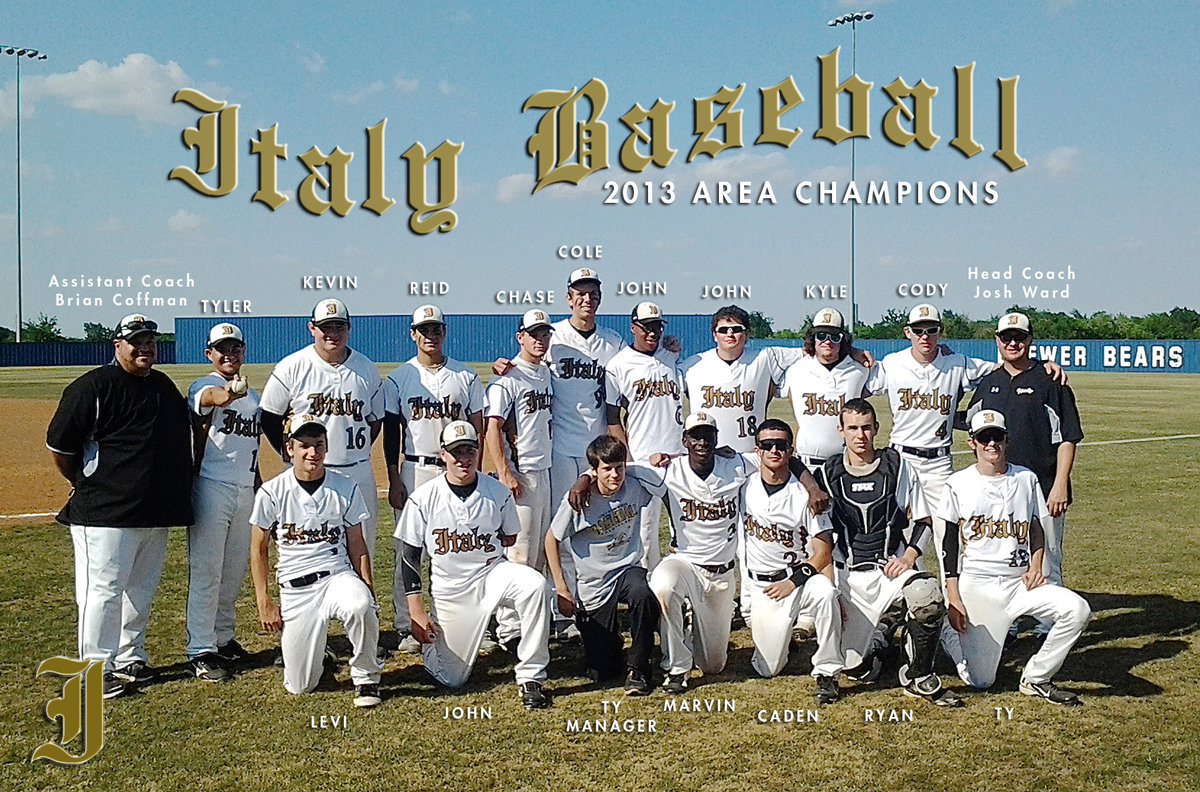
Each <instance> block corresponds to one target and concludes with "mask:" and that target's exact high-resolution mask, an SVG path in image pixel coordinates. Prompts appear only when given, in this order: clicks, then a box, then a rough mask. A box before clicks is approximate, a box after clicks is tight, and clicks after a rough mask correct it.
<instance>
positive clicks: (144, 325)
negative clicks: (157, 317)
mask: <svg viewBox="0 0 1200 792" xmlns="http://www.w3.org/2000/svg"><path fill="white" fill-rule="evenodd" d="M147 330H149V331H150V332H151V333H157V332H158V322H153V321H151V320H149V319H147V320H146V321H144V322H130V323H129V324H124V325H121V327H120V333H119V335H118V337H119V338H129V336H131V335H133V334H134V333H142V332H145V331H147Z"/></svg>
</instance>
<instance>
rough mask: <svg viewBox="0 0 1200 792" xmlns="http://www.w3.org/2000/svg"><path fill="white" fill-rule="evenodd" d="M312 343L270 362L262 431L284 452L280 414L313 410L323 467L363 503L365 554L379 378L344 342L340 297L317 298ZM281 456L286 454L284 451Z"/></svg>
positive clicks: (379, 417)
mask: <svg viewBox="0 0 1200 792" xmlns="http://www.w3.org/2000/svg"><path fill="white" fill-rule="evenodd" d="M308 331H309V333H311V334H312V338H313V344H312V346H310V347H305V348H304V349H301V350H300V351H298V352H293V353H292V354H290V355H288V356H287V357H285V358H284V359H283V360H281V361H279V363H278V364H276V366H275V370H274V371H272V372H271V377H270V378H269V379H268V380H267V384H266V386H265V387H264V388H263V393H262V424H263V434H264V435H266V437H267V440H268V441H270V443H271V445H272V446H273V447H274V448H275V449H276V450H277V451H279V452H280V454H284V445H283V440H284V432H283V422H284V418H285V417H288V416H296V415H305V414H308V415H313V416H316V417H317V418H318V419H320V420H321V421H322V422H323V423H324V424H325V428H326V429H327V430H328V435H329V436H328V443H329V448H328V453H327V461H326V463H325V467H327V468H331V469H334V470H337V471H339V472H341V473H344V474H346V475H347V476H349V477H350V478H351V479H353V480H354V481H355V482H356V483H357V484H358V486H359V489H360V490H361V491H362V495H363V499H364V500H365V501H366V504H367V512H368V516H367V519H366V520H364V521H363V539H365V540H366V542H367V555H368V556H373V555H374V552H375V526H376V514H377V513H378V511H379V498H378V497H376V490H375V474H374V473H373V472H372V470H371V444H372V443H374V442H375V438H376V437H377V436H378V435H379V430H380V427H381V426H382V425H383V414H384V409H383V380H382V379H381V378H380V376H379V370H378V369H377V368H375V364H374V363H372V362H371V361H370V359H368V358H367V357H366V356H365V355H363V354H362V353H360V352H356V351H354V350H353V349H351V348H350V347H349V346H347V345H346V342H347V340H348V339H349V337H350V312H349V311H348V310H346V306H345V304H344V303H342V301H341V300H337V299H332V298H331V299H327V300H321V301H320V302H319V303H317V304H316V306H315V307H314V308H313V312H312V318H311V319H310V320H309V322H308ZM284 461H287V457H286V456H285V457H284Z"/></svg>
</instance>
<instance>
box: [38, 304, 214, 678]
mask: <svg viewBox="0 0 1200 792" xmlns="http://www.w3.org/2000/svg"><path fill="white" fill-rule="evenodd" d="M157 333H158V325H157V324H155V323H154V322H152V321H150V320H149V319H147V318H146V317H144V316H142V315H140V314H130V315H128V316H126V317H125V318H123V319H122V320H121V323H120V324H119V325H118V326H117V330H116V334H115V337H114V338H113V361H112V362H111V363H109V364H108V365H105V366H100V367H99V368H96V369H93V370H91V371H89V372H87V373H86V374H84V375H82V376H81V377H79V378H78V379H77V380H75V381H74V382H72V383H71V384H70V385H68V386H67V387H66V389H65V390H63V395H62V398H61V399H60V400H59V403H58V409H57V411H56V412H55V413H54V417H53V418H52V419H51V421H50V427H49V429H47V431H46V446H47V447H48V448H49V449H50V451H51V453H52V454H53V455H54V463H55V466H56V467H57V468H58V470H59V472H60V473H62V475H63V477H64V478H66V479H67V481H69V482H71V485H72V487H73V489H72V490H71V494H70V496H69V498H68V500H67V504H66V506H64V507H63V509H62V511H60V512H59V513H58V518H57V519H58V521H59V522H60V523H62V524H63V525H67V526H70V528H71V540H72V543H73V545H74V549H75V597H76V602H77V603H78V606H79V657H80V658H81V659H85V660H102V661H103V662H104V671H105V673H104V697H105V698H113V697H115V696H119V695H121V693H122V692H124V690H125V685H124V683H127V682H144V681H148V680H149V679H151V678H152V677H153V674H152V672H151V671H150V669H149V668H148V667H147V665H146V659H147V658H146V649H145V639H146V621H147V619H148V618H149V615H150V600H151V599H152V598H153V596H154V591H155V589H156V588H157V587H158V579H159V576H160V575H161V574H162V567H163V558H164V556H165V554H166V549H167V530H166V529H167V527H169V526H186V525H189V524H190V523H191V522H192V503H191V485H192V446H191V421H190V420H189V418H188V410H187V403H186V402H185V400H184V398H183V396H182V395H181V394H180V393H179V389H178V388H176V387H175V384H174V383H173V382H171V380H170V379H169V378H168V377H167V375H165V374H163V373H162V372H159V371H154V370H153V369H152V367H153V365H154V362H155V360H156V358H157V354H158V348H157V346H156V343H155V338H156V336H157Z"/></svg>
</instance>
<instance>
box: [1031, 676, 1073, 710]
mask: <svg viewBox="0 0 1200 792" xmlns="http://www.w3.org/2000/svg"><path fill="white" fill-rule="evenodd" d="M1018 689H1019V690H1020V691H1021V692H1022V693H1024V694H1025V695H1026V696H1039V697H1041V698H1044V699H1046V700H1047V701H1051V702H1053V703H1055V704H1065V705H1066V706H1068V707H1074V706H1077V705H1079V704H1082V703H1083V702H1082V701H1080V700H1079V696H1077V695H1075V694H1074V693H1072V692H1070V691H1068V690H1063V689H1062V688H1060V687H1059V686H1058V685H1055V684H1054V683H1053V682H1041V683H1038V682H1026V681H1025V680H1024V679H1022V680H1021V686H1020V687H1019V688H1018Z"/></svg>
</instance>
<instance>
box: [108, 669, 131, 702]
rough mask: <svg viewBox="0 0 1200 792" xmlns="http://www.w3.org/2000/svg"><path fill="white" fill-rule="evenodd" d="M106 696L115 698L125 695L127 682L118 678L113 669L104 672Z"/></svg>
mask: <svg viewBox="0 0 1200 792" xmlns="http://www.w3.org/2000/svg"><path fill="white" fill-rule="evenodd" d="M103 687H104V698H106V699H115V698H116V697H117V696H121V695H124V693H125V690H126V688H125V683H124V682H122V681H121V680H119V679H117V678H116V677H115V676H114V675H113V673H112V672H111V671H108V672H106V673H105V674H104V685H103Z"/></svg>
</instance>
